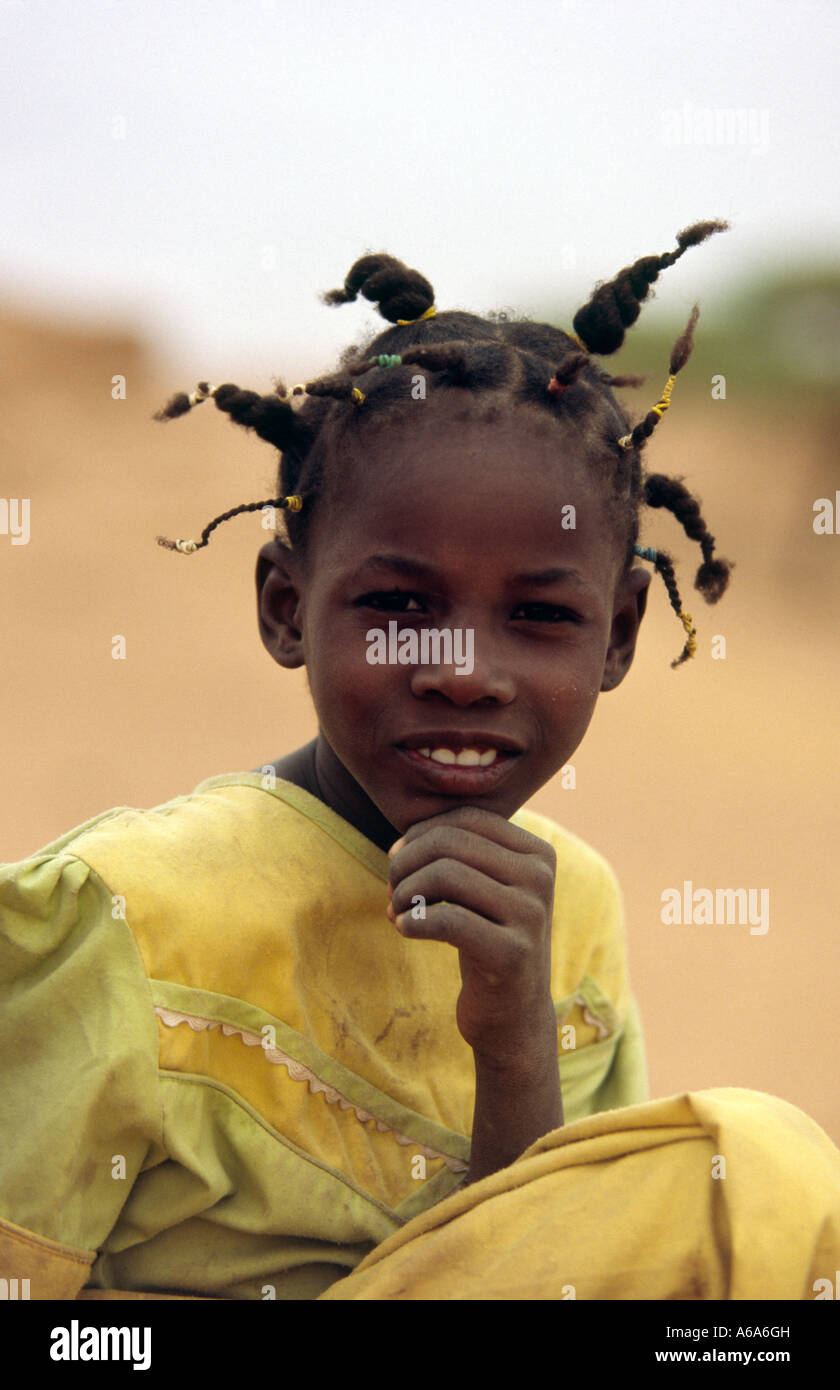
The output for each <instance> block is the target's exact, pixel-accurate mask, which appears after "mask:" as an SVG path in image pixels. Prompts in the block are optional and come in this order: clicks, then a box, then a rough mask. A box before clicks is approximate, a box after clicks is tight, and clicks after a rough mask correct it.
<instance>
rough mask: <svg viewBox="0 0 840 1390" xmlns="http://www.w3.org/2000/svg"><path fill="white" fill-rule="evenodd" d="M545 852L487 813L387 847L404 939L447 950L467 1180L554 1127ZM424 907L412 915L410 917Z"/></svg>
mask: <svg viewBox="0 0 840 1390" xmlns="http://www.w3.org/2000/svg"><path fill="white" fill-rule="evenodd" d="M554 871H555V855H554V850H553V849H552V848H551V846H550V845H549V844H547V843H546V841H545V840H542V839H539V838H538V837H537V836H535V835H531V834H529V833H528V831H526V830H523V829H521V828H520V827H519V826H516V825H512V824H511V823H510V822H509V821H507V820H505V819H504V817H503V816H500V815H497V814H496V813H494V812H490V811H484V810H479V809H478V808H477V807H471V806H463V807H459V808H458V809H457V810H454V811H449V812H446V813H445V814H444V815H441V816H435V817H433V818H432V819H430V820H427V821H420V822H418V823H417V824H416V825H413V826H412V827H411V828H410V829H409V830H408V831H406V834H405V835H404V836H403V838H402V839H401V840H399V841H397V843H396V844H395V845H394V846H392V849H391V872H390V886H391V892H392V901H391V906H390V908H389V915H390V916H391V918H392V920H394V921H395V925H396V926H397V928H398V930H400V931H401V932H402V934H403V935H404V936H408V937H420V938H427V939H431V940H435V941H446V942H448V943H449V944H450V945H452V946H455V947H457V949H458V952H459V959H460V966H461V980H462V988H461V993H460V995H459V998H458V1005H457V1021H458V1028H459V1030H460V1032H461V1035H462V1036H463V1037H464V1039H465V1040H466V1041H467V1042H468V1043H469V1045H470V1047H471V1048H472V1049H473V1055H474V1058H475V1072H476V1093H475V1111H474V1116H473V1133H472V1153H471V1162H470V1170H469V1174H468V1178H467V1181H468V1182H470V1183H472V1182H477V1181H478V1180H479V1179H480V1178H483V1177H487V1176H488V1175H489V1174H490V1173H494V1172H496V1171H497V1169H499V1168H504V1167H506V1166H507V1164H509V1163H512V1162H513V1161H514V1159H516V1158H517V1157H518V1156H519V1154H521V1153H523V1152H524V1150H525V1149H527V1148H528V1147H529V1145H531V1144H532V1143H534V1142H535V1140H537V1139H539V1138H540V1137H541V1136H542V1135H543V1134H546V1133H548V1132H549V1130H552V1129H556V1128H557V1127H558V1126H559V1125H562V1123H563V1107H562V1100H561V1095H560V1074H559V1063H558V1052H557V1019H556V1016H555V1012H554V1003H553V1000H552V996H551V924H552V906H553V901H554ZM418 894H419V895H421V896H422V898H423V899H424V900H425V903H426V915H425V918H424V919H421V920H418V919H416V918H415V916H414V915H413V914H412V913H410V912H409V911H408V908H409V907H410V906H411V904H412V900H413V899H415V897H416V895H418Z"/></svg>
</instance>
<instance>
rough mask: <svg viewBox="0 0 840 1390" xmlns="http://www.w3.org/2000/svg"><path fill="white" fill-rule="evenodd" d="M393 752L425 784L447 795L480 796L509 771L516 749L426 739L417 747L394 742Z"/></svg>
mask: <svg viewBox="0 0 840 1390" xmlns="http://www.w3.org/2000/svg"><path fill="white" fill-rule="evenodd" d="M397 753H398V754H399V756H400V757H401V758H404V759H405V760H406V761H407V762H408V763H410V765H411V767H412V769H413V770H414V771H415V772H416V773H419V775H420V776H421V777H422V778H423V780H424V782H426V784H427V785H428V786H429V787H431V788H433V789H434V790H435V791H438V792H442V793H444V794H448V795H450V796H461V797H463V796H480V795H482V794H483V793H484V792H487V791H489V790H491V789H492V788H493V787H495V786H496V784H497V783H498V782H499V781H500V780H501V779H502V778H503V777H504V776H506V774H507V773H508V772H509V770H510V768H511V767H512V765H513V763H514V761H515V760H516V758H518V757H519V756H520V755H519V752H518V751H514V750H512V749H505V748H499V747H498V746H496V745H492V746H491V745H489V744H487V743H481V742H475V743H470V744H458V746H455V747H453V746H451V745H448V744H445V743H439V742H431V741H430V742H429V743H427V744H425V743H424V744H423V745H422V746H420V747H409V746H407V745H404V744H397Z"/></svg>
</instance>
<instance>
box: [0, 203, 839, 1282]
mask: <svg viewBox="0 0 840 1390" xmlns="http://www.w3.org/2000/svg"><path fill="white" fill-rule="evenodd" d="M723 225H724V224H722V223H717V222H709V223H701V224H699V225H697V226H694V227H691V228H689V229H687V230H686V231H684V232H683V233H681V234H680V235H679V237H678V238H677V249H676V250H674V251H670V252H667V253H666V254H664V255H661V256H647V257H644V258H643V259H641V260H638V261H636V262H635V263H634V264H633V265H631V266H629V267H627V268H626V269H624V270H622V271H621V272H620V273H619V275H618V276H616V278H615V279H614V280H613V281H611V282H610V283H609V284H605V285H602V286H601V287H600V288H599V289H598V290H597V291H596V292H595V294H594V295H593V297H592V299H591V300H590V301H589V303H588V304H587V305H586V306H585V307H584V308H583V309H581V310H580V311H579V312H578V314H576V316H575V318H574V324H573V328H574V332H573V333H568V332H564V331H562V330H559V329H556V328H553V327H551V326H549V325H547V324H541V323H531V322H526V321H510V320H506V319H501V318H500V319H498V320H491V321H486V320H483V319H480V318H477V317H475V316H473V315H471V314H467V313H461V312H446V311H443V310H441V311H438V310H437V309H436V307H435V305H434V294H433V290H432V287H431V285H430V284H429V282H428V281H427V280H425V279H424V278H423V276H421V275H419V274H418V273H417V272H416V271H412V270H408V269H407V268H406V267H405V266H403V265H402V264H401V263H400V262H398V261H396V260H394V259H393V258H391V257H389V256H385V255H375V256H365V257H363V258H362V259H361V260H360V261H357V262H356V264H355V265H354V266H353V267H352V269H351V271H350V273H349V275H348V277H347V279H346V281H345V284H344V288H343V289H342V290H338V291H333V292H332V293H331V294H329V295H327V296H326V298H327V301H328V302H329V303H332V304H338V303H345V302H348V301H352V300H355V299H356V297H357V296H358V294H359V293H362V294H363V295H364V296H365V297H366V298H367V299H369V300H371V301H372V302H374V303H376V304H378V307H379V311H380V313H381V314H382V315H383V317H384V318H385V319H386V320H387V321H388V322H389V324H390V325H391V326H390V327H389V328H388V329H387V330H386V331H385V332H384V333H382V334H381V335H379V337H377V338H375V339H374V340H373V341H372V342H369V343H368V344H366V345H365V346H364V347H355V348H351V349H348V351H347V352H345V354H344V355H343V357H342V361H341V364H340V370H339V371H338V372H337V373H336V374H334V375H332V376H329V377H326V378H323V379H320V380H318V381H313V382H309V383H307V384H306V385H305V386H303V385H300V386H295V387H292V388H291V389H290V390H286V389H285V388H284V387H283V386H282V384H280V383H278V385H277V390H276V392H275V393H274V394H271V395H267V396H260V395H258V394H255V393H253V392H250V391H244V390H240V389H239V388H238V387H236V386H233V385H223V386H218V387H212V386H210V385H209V384H208V383H201V384H200V385H199V387H198V388H197V390H196V391H195V392H194V393H193V395H192V396H189V397H188V396H183V395H182V396H176V397H174V398H173V399H172V400H171V401H170V402H169V404H168V406H167V407H166V408H165V409H164V411H162V412H161V416H162V418H172V417H174V416H177V415H180V414H182V413H184V412H185V411H187V410H189V409H190V408H191V407H192V406H194V405H196V404H198V403H199V402H201V401H203V400H206V399H210V398H212V399H213V400H214V401H215V404H216V406H217V407H218V408H219V409H220V410H223V411H225V412H227V413H228V414H229V415H230V416H231V417H232V418H233V419H234V420H235V421H236V422H237V423H238V424H241V425H243V426H245V427H246V428H248V429H252V430H255V431H256V433H257V434H258V435H260V436H261V437H262V438H263V439H265V440H267V441H268V442H269V443H271V444H273V445H274V446H275V447H276V448H278V449H279V450H280V451H281V455H282V459H281V467H280V476H279V488H278V493H279V495H278V496H277V497H276V498H273V499H270V500H269V501H268V502H254V503H249V504H247V505H246V506H243V507H237V508H235V509H234V510H233V511H232V512H229V513H226V514H225V516H224V517H220V518H217V519H216V520H215V521H213V522H211V523H210V525H209V526H207V527H206V528H205V530H204V532H203V533H202V536H201V540H200V541H199V542H195V541H183V540H179V541H175V542H170V541H163V542H162V543H163V544H165V545H168V546H170V547H172V548H175V549H177V550H178V551H180V552H182V553H186V554H190V553H192V552H194V551H196V550H198V549H201V548H203V547H204V546H206V545H207V542H208V539H209V536H210V534H211V533H212V531H213V530H214V528H215V527H216V526H218V525H219V524H220V522H221V521H224V520H226V519H227V518H228V517H230V516H233V515H236V514H237V513H238V512H241V511H249V510H257V509H260V508H264V507H274V508H278V509H279V508H283V509H284V510H285V512H286V529H287V537H286V539H285V540H284V539H281V538H280V537H279V536H278V537H277V538H275V539H273V540H271V541H270V542H269V543H268V544H266V545H265V546H263V548H262V550H261V551H260V555H259V561H258V565H257V589H258V598H259V621H260V630H261V634H262V640H263V642H264V644H265V646H266V648H267V649H268V651H269V652H270V653H271V655H272V656H273V658H274V659H275V661H276V662H277V663H278V664H279V665H280V666H283V667H298V666H301V665H305V667H306V670H307V673H308V678H309V683H310V687H311V691H312V697H313V700H314V702H315V707H316V709H317V712H318V719H319V733H318V736H317V738H316V739H315V740H313V742H312V743H310V744H308V745H307V746H306V747H304V748H301V749H299V750H298V751H297V752H295V753H292V754H290V755H289V756H288V757H286V758H283V759H281V760H279V761H278V762H276V763H272V764H266V765H265V766H264V767H262V768H260V769H259V770H257V771H254V772H251V773H234V774H229V775H225V776H218V777H212V778H210V779H209V780H208V781H205V782H203V783H202V784H201V785H200V786H199V787H198V788H197V789H196V790H195V791H194V792H193V793H191V794H189V795H185V796H181V797H178V798H176V799H175V800H174V801H171V802H169V803H168V804H167V805H165V806H160V807H157V808H156V809H154V810H152V811H145V812H138V811H132V810H124V809H123V810H113V811H109V812H106V813H105V814H104V815H100V816H98V817H96V818H95V819H94V820H92V821H89V822H87V823H86V824H85V825H83V826H80V827H79V828H77V829H76V830H73V831H72V832H70V834H68V835H66V836H64V837H63V838H62V839H60V840H58V841H56V842H55V843H53V844H51V845H48V846H46V848H45V849H43V850H41V851H40V852H39V853H38V854H36V855H34V856H33V857H32V858H30V859H28V860H27V861H25V862H24V863H22V864H17V865H10V866H7V867H6V869H5V870H4V871H3V874H2V878H1V879H0V912H1V913H2V926H3V936H2V943H3V944H2V956H1V957H0V960H2V969H3V975H2V978H3V982H4V989H5V995H6V999H7V1005H6V1009H5V1011H4V1020H5V1021H4V1024H3V1027H4V1029H5V1033H4V1037H5V1039H6V1041H5V1047H6V1053H5V1056H6V1063H5V1068H4V1070H5V1078H6V1079H5V1080H4V1106H5V1107H6V1109H7V1116H6V1126H7V1127H6V1129H5V1131H4V1132H5V1133H6V1134H7V1135H8V1136H10V1140H9V1139H7V1141H6V1144H5V1145H4V1152H3V1156H2V1160H0V1162H1V1163H2V1182H1V1183H0V1218H2V1219H0V1256H2V1258H0V1268H2V1269H3V1270H4V1271H9V1272H11V1274H13V1275H14V1276H16V1277H18V1278H26V1279H29V1280H30V1295H31V1297H32V1298H68V1299H73V1298H76V1297H81V1298H108V1297H112V1298H143V1297H155V1296H158V1297H170V1298H171V1297H179V1296H180V1297H193V1298H195V1297H204V1298H208V1297H209V1298H226V1299H263V1298H271V1297H277V1298H295V1299H300V1298H315V1297H318V1296H322V1295H324V1296H326V1297H328V1298H380V1299H390V1298H440V1299H450V1298H458V1299H464V1298H474V1297H481V1298H516V1299H522V1298H534V1297H538V1298H557V1299H559V1298H574V1297H577V1298H613V1299H615V1298H624V1299H628V1298H630V1299H674V1298H710V1299H711V1298H714V1299H716V1298H746V1297H760V1298H810V1297H813V1296H814V1292H815V1290H816V1288H817V1284H816V1281H817V1280H819V1279H821V1278H824V1277H833V1271H834V1269H835V1267H836V1266H837V1264H838V1263H840V1154H838V1152H837V1150H836V1149H835V1148H834V1146H833V1145H832V1144H831V1143H830V1141H829V1140H828V1139H827V1137H826V1136H825V1135H824V1134H823V1132H822V1130H820V1129H819V1128H818V1126H817V1125H816V1124H814V1123H813V1122H812V1121H811V1120H810V1119H808V1117H807V1116H805V1115H803V1114H802V1113H801V1112H800V1111H798V1110H796V1109H795V1108H794V1107H792V1106H790V1105H788V1104H786V1103H785V1102H783V1101H780V1100H775V1099H773V1098H772V1097H769V1096H764V1095H761V1094H758V1093H755V1092H751V1091H743V1090H718V1091H707V1092H701V1093H696V1094H691V1095H683V1096H676V1097H671V1098H668V1099H666V1100H659V1101H649V1100H647V1084H646V1078H645V1065H644V1057H643V1049H642V1041H641V1033H640V1028H639V1023H638V1019H637V1015H636V1009H635V1005H634V1001H633V996H632V994H631V991H630V985H629V980H628V973H627V963H626V944H625V937H624V928H623V923H622V918H621V908H620V899H619V894H618V889H617V886H616V884H615V881H614V878H613V876H612V873H611V871H610V869H609V868H608V866H607V865H606V863H605V862H604V860H603V859H601V858H600V856H599V855H598V854H596V853H595V852H594V851H593V850H592V849H590V848H588V847H587V846H586V845H584V844H583V843H581V842H580V841H579V840H578V839H576V838H575V837H574V836H573V835H571V834H570V833H569V832H567V831H565V830H562V829H561V828H560V827H559V826H557V825H555V824H554V823H553V822H551V821H550V820H548V819H547V818H546V817H544V816H540V815H537V814H536V813H535V812H533V811H530V810H528V809H526V803H527V802H528V800H529V798H530V797H531V796H532V795H533V794H534V793H535V792H537V791H538V790H539V788H540V787H542V786H543V785H544V784H545V783H546V782H548V781H549V780H550V778H551V777H552V776H554V774H555V773H556V772H557V771H558V770H559V769H560V768H561V767H562V766H563V765H564V764H565V763H567V762H568V761H569V759H570V758H571V756H572V754H573V753H574V751H575V749H576V748H577V747H578V745H579V743H580V742H581V740H582V738H583V736H584V734H585V732H586V729H587V727H588V725H589V722H590V719H591V717H592V714H593V711H594V708H595V703H596V701H597V698H598V695H599V693H600V692H601V691H608V690H612V689H614V688H615V687H616V686H617V685H618V684H620V682H621V681H622V680H623V678H624V676H625V675H626V673H627V671H628V669H629V667H630V665H631V662H632V660H633V655H634V651H635V645H636V640H637V637H638V632H639V626H640V623H641V620H642V617H643V614H644V611H645V603H646V598H647V591H648V586H649V582H650V578H651V573H650V571H649V570H647V569H645V568H644V567H643V566H640V565H637V564H636V563H635V561H636V557H641V558H642V559H645V560H647V561H650V562H652V563H653V566H654V569H655V570H656V572H657V573H658V574H659V575H660V576H661V578H662V579H663V581H664V583H665V586H666V589H667V593H668V596H669V599H670V602H671V604H672V606H673V608H674V610H675V612H676V613H677V615H678V617H679V619H680V622H681V623H682V626H683V628H684V639H683V646H682V650H681V652H680V654H679V656H678V657H677V658H676V659H675V661H674V662H673V663H672V664H673V665H675V666H677V665H680V664H681V663H682V662H684V661H685V660H687V659H688V658H689V657H690V656H691V655H692V654H693V651H694V646H695V630H694V626H693V622H692V619H691V617H690V616H689V614H687V613H686V612H685V611H684V608H683V605H682V600H681V598H680V594H679V590H678V588H677V583H676V578H675V575H674V570H673V566H672V563H671V560H670V558H669V557H668V555H667V554H666V553H665V552H664V551H661V550H658V549H657V550H650V549H644V548H642V547H640V546H638V545H637V539H638V534H639V512H640V507H641V505H642V504H643V503H644V504H647V505H648V506H650V507H654V508H661V507H664V508H666V509H668V510H670V511H671V512H672V513H673V514H674V516H675V517H676V518H677V519H678V520H679V521H680V522H681V523H682V525H683V527H684V528H685V530H686V532H687V534H688V535H689V536H690V537H691V538H692V539H694V540H696V541H698V543H699V545H700V548H701V553H702V563H701V564H700V567H699V569H698V571H697V576H696V580H695V585H696V587H697V588H698V589H699V590H700V592H701V593H702V594H703V596H704V598H705V599H706V600H707V601H708V602H715V601H716V600H717V599H718V598H719V597H720V596H721V594H722V593H723V591H724V589H725V588H726V584H727V580H728V577H729V565H728V563H727V562H726V561H724V560H721V559H719V558H716V557H715V555H714V540H713V538H712V536H711V535H710V534H709V532H708V530H707V527H706V524H705V522H704V520H703V518H702V517H701V516H700V513H699V509H698V506H697V504H696V502H695V501H694V499H693V498H692V496H691V494H690V493H689V492H688V491H687V490H686V488H685V487H683V485H682V484H681V483H680V482H677V481H675V480H673V479H670V478H667V477H665V476H663V475H661V474H650V475H647V476H645V474H644V472H643V470H642V463H641V455H642V450H643V448H644V446H645V444H646V442H647V440H648V438H649V437H650V435H651V433H652V432H653V430H654V429H655V427H656V426H657V425H658V423H659V421H660V419H661V418H662V415H663V414H664V412H665V411H666V410H667V409H668V406H669V402H670V394H671V390H672V387H673V384H674V378H675V376H676V374H677V372H679V370H680V368H681V367H682V366H683V365H684V363H685V362H686V360H687V359H688V356H689V354H690V351H691V343H692V335H693V330H694V324H695V321H696V318H697V310H696V309H695V310H694V311H693V313H692V316H691V319H690V321H689V324H688V327H687V329H686V331H685V333H684V334H683V335H682V336H681V337H680V339H679V340H678V342H677V343H676V345H675V347H674V350H673V353H672V356H671V362H670V375H669V377H668V381H667V383H666V386H665V389H664V391H663V394H662V397H661V399H660V400H659V401H658V403H657V404H656V406H654V407H653V408H652V409H651V410H650V411H648V413H647V414H646V415H645V416H644V418H643V420H642V421H641V423H639V424H637V425H636V426H635V428H631V425H630V423H629V422H628V420H627V419H626V417H625V415H624V413H623V411H622V409H621V407H620V406H619V405H618V403H617V402H616V400H615V398H614V396H613V394H612V390H611V387H614V386H616V385H618V384H627V383H628V381H629V380H630V379H628V378H616V377H610V376H609V375H608V374H607V373H605V372H604V371H603V370H602V369H601V368H600V367H599V366H598V364H597V361H596V360H595V359H596V358H598V357H602V356H605V355H607V354H610V353H612V352H614V351H615V350H616V349H618V348H619V347H620V346H621V344H622V342H623V340H624V334H625V329H626V328H627V327H628V326H629V325H631V324H632V323H633V322H634V321H635V319H636V318H637V316H638V313H639V307H640V303H641V301H643V300H644V299H645V298H646V296H647V294H648V291H649V288H650V286H651V285H652V284H653V282H654V281H655V280H656V279H657V277H658V275H659V273H660V271H661V270H663V269H664V268H666V267H668V266H670V265H672V264H673V263H674V262H675V261H676V260H677V259H678V258H679V257H680V256H681V255H682V254H683V252H684V251H685V250H686V249H687V248H689V247H691V246H693V245H695V244H697V243H699V242H701V241H703V240H704V239H705V238H706V237H708V236H709V235H710V234H711V233H713V232H716V231H718V230H720V229H721V228H722V227H723ZM353 1271H355V1272H353Z"/></svg>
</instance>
